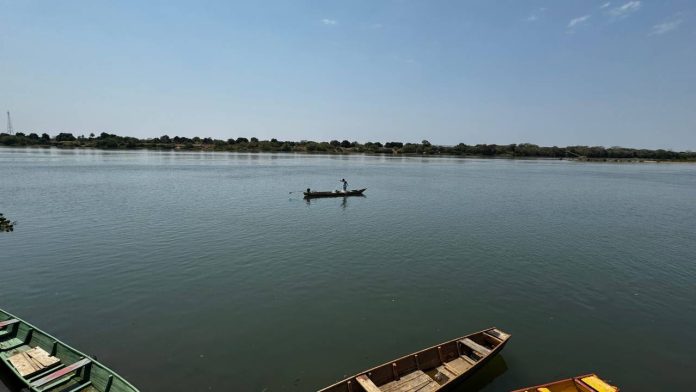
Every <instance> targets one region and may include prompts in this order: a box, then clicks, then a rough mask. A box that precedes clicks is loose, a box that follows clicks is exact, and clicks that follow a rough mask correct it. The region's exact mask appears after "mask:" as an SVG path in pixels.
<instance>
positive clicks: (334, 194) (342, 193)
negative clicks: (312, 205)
mask: <svg viewBox="0 0 696 392" xmlns="http://www.w3.org/2000/svg"><path fill="white" fill-rule="evenodd" d="M366 189H367V188H363V189H353V190H350V191H333V192H316V191H311V192H302V193H304V197H305V199H314V198H318V197H346V196H362V195H363V192H365V190H366Z"/></svg>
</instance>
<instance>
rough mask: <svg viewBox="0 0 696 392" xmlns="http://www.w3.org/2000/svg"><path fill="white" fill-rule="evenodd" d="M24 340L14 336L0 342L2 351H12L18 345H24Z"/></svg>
mask: <svg viewBox="0 0 696 392" xmlns="http://www.w3.org/2000/svg"><path fill="white" fill-rule="evenodd" d="M23 345H24V340H22V339H19V338H12V339H8V340H5V341H2V342H0V351H10V350H13V349H15V348H17V347H20V346H23Z"/></svg>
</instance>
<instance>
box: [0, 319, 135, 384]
mask: <svg viewBox="0 0 696 392" xmlns="http://www.w3.org/2000/svg"><path fill="white" fill-rule="evenodd" d="M36 354H39V355H36ZM0 360H1V361H2V363H3V365H4V366H5V367H7V368H8V369H9V370H10V371H11V372H12V373H14V374H15V376H17V378H18V379H19V380H20V381H21V382H22V383H23V384H24V385H26V386H27V388H29V390H30V391H33V392H39V391H41V392H53V391H58V390H72V389H74V390H83V389H80V388H84V390H89V391H98V392H104V391H109V392H138V389H137V388H135V387H134V386H133V385H131V384H130V383H129V382H128V381H126V380H125V379H123V378H122V377H121V376H119V375H118V374H116V372H114V371H113V370H111V369H109V368H107V367H106V366H104V365H103V364H101V363H99V362H98V361H97V360H95V359H93V358H90V357H89V356H87V355H85V354H84V353H82V352H80V351H78V350H76V349H74V348H72V347H70V346H68V345H67V344H65V343H63V342H61V341H60V340H58V339H56V338H55V337H53V336H51V335H49V334H47V333H45V332H43V331H41V330H40V329H38V328H36V327H35V326H33V325H31V324H29V323H27V322H26V321H24V320H22V319H20V318H18V317H16V316H14V315H12V314H10V313H7V312H5V311H3V310H0Z"/></svg>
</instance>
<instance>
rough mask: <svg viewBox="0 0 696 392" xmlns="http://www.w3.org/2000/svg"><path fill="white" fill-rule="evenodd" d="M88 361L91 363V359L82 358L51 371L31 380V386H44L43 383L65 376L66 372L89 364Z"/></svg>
mask: <svg viewBox="0 0 696 392" xmlns="http://www.w3.org/2000/svg"><path fill="white" fill-rule="evenodd" d="M90 363H92V360H91V359H88V358H84V359H82V360H79V361H77V362H75V363H73V364H72V365H69V366H66V367H64V368H62V369H60V370H56V371H55V372H53V373H51V374H49V375H47V376H44V377H41V378H40V379H38V380H36V381H34V382H32V383H31V386H32V388H38V387H41V386H44V385H46V384H48V383H49V382H51V381H54V380H57V379H59V378H61V377H63V376H65V375H66V374H68V373H72V372H74V371H77V370H79V369H81V368H83V367H85V366H87V365H89V364H90Z"/></svg>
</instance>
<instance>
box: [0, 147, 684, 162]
mask: <svg viewBox="0 0 696 392" xmlns="http://www.w3.org/2000/svg"><path fill="white" fill-rule="evenodd" d="M3 147H4V148H28V149H60V150H71V149H80V150H98V151H143V150H144V151H174V152H232V153H250V154H301V155H364V156H393V157H404V158H422V157H428V158H462V159H517V160H565V161H573V162H589V163H622V164H627V163H696V157H690V156H687V157H680V158H674V159H642V158H588V157H567V156H565V157H564V156H559V157H549V156H541V155H513V154H496V155H484V154H454V153H432V152H423V153H404V152H401V151H399V150H392V151H391V152H374V151H364V150H356V149H341V150H330V151H327V150H311V149H310V150H308V149H306V148H305V149H302V148H293V149H291V150H290V151H282V150H281V151H278V150H265V149H258V148H255V149H254V148H244V149H242V148H239V149H228V148H211V146H206V145H199V146H196V145H194V146H186V145H175V146H174V147H159V146H157V147H153V146H150V147H131V148H127V147H124V148H98V147H93V146H89V145H76V144H66V143H51V144H36V145H2V144H0V148H3Z"/></svg>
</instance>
